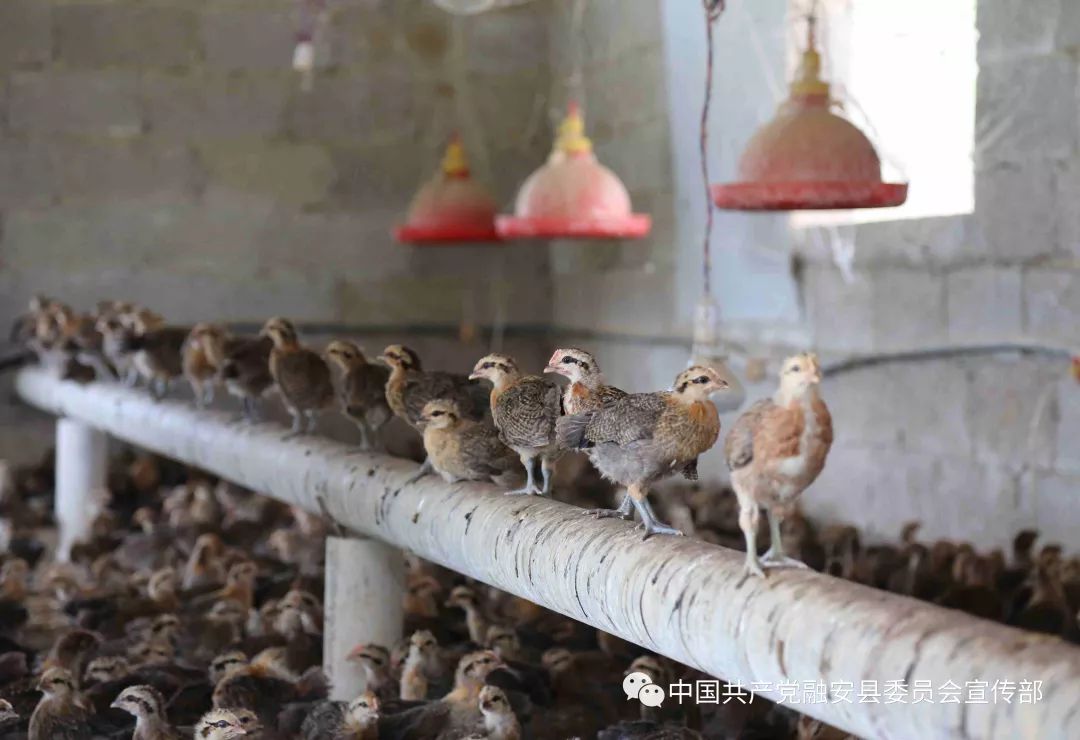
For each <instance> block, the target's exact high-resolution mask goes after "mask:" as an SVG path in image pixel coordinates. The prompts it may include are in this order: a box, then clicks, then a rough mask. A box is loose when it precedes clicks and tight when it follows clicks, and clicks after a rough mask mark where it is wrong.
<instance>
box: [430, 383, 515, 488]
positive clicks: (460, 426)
mask: <svg viewBox="0 0 1080 740" xmlns="http://www.w3.org/2000/svg"><path fill="white" fill-rule="evenodd" d="M421 420H422V421H423V423H424V449H425V450H426V451H427V455H428V460H429V461H430V462H431V465H432V467H433V468H434V469H435V472H437V473H438V474H439V475H441V476H442V477H443V480H445V481H446V482H448V483H457V482H458V481H463V480H490V481H493V482H495V483H498V484H500V485H504V486H506V485H515V482H520V479H521V471H520V468H519V466H518V455H517V453H515V452H514V451H513V450H511V449H510V448H509V447H507V446H506V445H505V444H503V442H502V440H500V439H499V432H498V430H497V429H495V427H493V426H492V425H491V424H490V423H488V422H486V421H475V420H474V419H468V418H464V417H463V415H462V414H461V411H460V410H459V408H458V404H457V402H456V401H452V400H449V399H438V400H435V401H428V402H427V404H425V405H424V411H423V414H422V415H421Z"/></svg>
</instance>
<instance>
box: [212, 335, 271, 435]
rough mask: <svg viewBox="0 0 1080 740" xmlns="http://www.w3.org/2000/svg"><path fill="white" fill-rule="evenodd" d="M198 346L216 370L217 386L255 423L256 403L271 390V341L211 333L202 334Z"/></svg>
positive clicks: (256, 416) (257, 408)
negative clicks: (201, 345)
mask: <svg viewBox="0 0 1080 740" xmlns="http://www.w3.org/2000/svg"><path fill="white" fill-rule="evenodd" d="M202 342H203V349H204V350H205V352H206V356H207V357H208V358H209V359H210V362H211V363H212V364H213V365H214V366H215V367H216V368H217V369H218V376H219V379H220V382H221V383H223V384H224V385H225V389H226V390H227V391H228V392H229V394H230V395H233V396H236V397H237V398H239V399H240V402H241V404H242V405H243V409H244V417H245V418H246V419H247V420H248V421H250V422H254V421H258V418H259V401H260V399H262V398H263V396H265V395H266V394H267V392H268V391H269V390H270V389H271V388H272V387H273V386H274V378H273V376H271V375H270V351H271V350H272V349H273V347H274V342H273V340H271V339H270V338H269V337H237V336H231V335H227V334H226V335H220V334H214V333H211V334H204V335H203V336H202Z"/></svg>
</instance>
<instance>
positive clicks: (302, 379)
mask: <svg viewBox="0 0 1080 740" xmlns="http://www.w3.org/2000/svg"><path fill="white" fill-rule="evenodd" d="M262 334H263V335H264V336H268V337H270V339H271V340H272V341H273V343H274V348H273V349H272V350H270V375H271V376H272V377H273V378H274V383H275V384H276V385H277V388H278V391H279V392H280V393H281V400H282V401H283V402H284V403H285V406H286V408H288V410H289V413H290V414H292V417H293V426H292V434H293V435H297V434H305V433H311V432H313V431H315V422H316V416H317V415H318V413H319V412H320V411H322V410H323V409H325V408H326V407H327V406H330V405H331V404H332V403H333V402H334V385H333V382H332V381H331V379H330V368H329V367H328V366H327V364H326V362H325V361H324V360H323V358H322V357H320V356H319V355H318V353H317V352H313V351H311V350H310V349H307V348H306V347H304V346H302V345H301V344H300V340H299V338H298V337H297V334H296V328H295V327H294V326H293V325H292V323H291V322H290V321H288V320H286V319H282V318H273V319H270V320H269V321H267V322H266V324H265V325H264V326H263V330H262ZM305 420H306V423H305Z"/></svg>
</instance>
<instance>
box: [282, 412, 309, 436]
mask: <svg viewBox="0 0 1080 740" xmlns="http://www.w3.org/2000/svg"><path fill="white" fill-rule="evenodd" d="M289 414H290V415H291V416H292V427H290V428H289V433H288V434H286V435H285V436H284V437H283V438H282V439H292V438H293V437H299V436H300V435H301V434H303V433H304V414H303V412H301V411H300V410H298V409H294V408H291V407H290V408H289Z"/></svg>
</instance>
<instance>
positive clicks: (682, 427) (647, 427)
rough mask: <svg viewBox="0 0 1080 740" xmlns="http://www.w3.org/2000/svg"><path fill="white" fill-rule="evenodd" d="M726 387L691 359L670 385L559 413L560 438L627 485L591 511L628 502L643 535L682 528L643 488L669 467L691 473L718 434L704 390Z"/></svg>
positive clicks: (625, 507)
mask: <svg viewBox="0 0 1080 740" xmlns="http://www.w3.org/2000/svg"><path fill="white" fill-rule="evenodd" d="M727 387H728V383H727V381H726V380H724V379H723V378H722V377H720V375H719V374H718V373H717V372H716V371H715V370H713V369H712V368H707V367H702V366H700V365H696V366H694V367H691V368H689V369H687V370H684V371H683V372H681V373H679V375H678V376H677V377H676V378H675V384H674V386H673V390H670V391H661V392H658V393H634V394H631V395H628V396H626V397H625V398H621V399H619V400H617V401H613V402H611V403H610V404H608V405H607V406H604V407H603V408H601V409H599V410H596V411H591V412H585V413H582V414H574V415H571V416H564V417H563V418H562V419H560V420H559V424H558V426H559V439H560V442H561V443H562V444H563V445H564V446H565V447H567V448H569V449H578V450H583V449H585V450H587V449H591V450H592V452H591V453H590V457H591V459H592V461H593V464H594V465H595V466H596V468H597V469H598V470H599V471H600V473H601V474H602V475H603V476H604V477H605V478H607V479H608V480H611V481H614V482H615V483H618V484H621V485H624V486H626V487H627V493H628V496H627V497H626V498H625V499H624V500H623V504H622V506H620V508H619V509H618V510H617V511H615V512H597V514H598V515H599V516H618V517H621V518H628V517H629V516H630V515H631V511H630V506H631V505H632V506H634V508H636V509H637V511H638V514H640V516H641V521H642V523H643V525H644V527H645V537H646V538H648V537H649V536H651V535H653V534H676V535H678V534H682V532H680V531H679V530H677V529H675V528H673V527H669V526H667V525H665V524H662V523H661V522H660V521H659V520H658V519H657V518H656V514H655V513H654V512H653V510H652V506H650V505H649V500H648V493H649V490H648V489H649V486H650V485H651V484H652V483H654V482H656V481H658V480H660V479H661V478H663V477H665V476H667V475H670V474H672V473H675V472H682V473H683V474H684V475H686V476H687V477H692V478H696V477H697V458H698V455H700V454H702V453H703V452H705V451H706V450H708V449H709V448H711V447H712V446H713V445H714V444H715V443H716V439H717V437H718V436H719V435H720V416H719V414H718V413H717V411H716V406H714V405H713V404H712V402H710V401H709V396H710V395H712V394H713V393H715V392H717V391H720V390H723V389H725V388H727Z"/></svg>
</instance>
